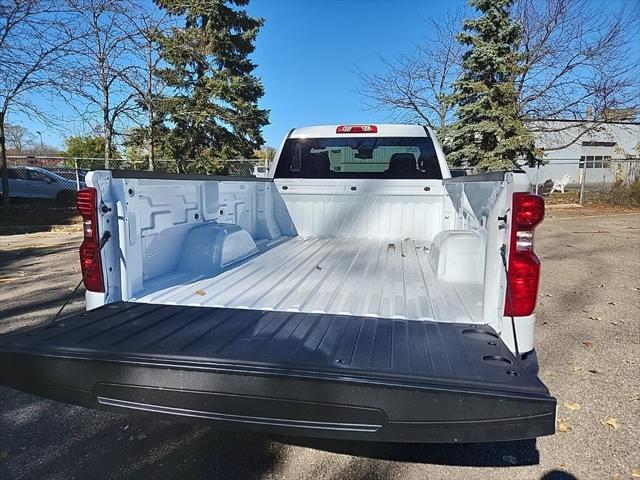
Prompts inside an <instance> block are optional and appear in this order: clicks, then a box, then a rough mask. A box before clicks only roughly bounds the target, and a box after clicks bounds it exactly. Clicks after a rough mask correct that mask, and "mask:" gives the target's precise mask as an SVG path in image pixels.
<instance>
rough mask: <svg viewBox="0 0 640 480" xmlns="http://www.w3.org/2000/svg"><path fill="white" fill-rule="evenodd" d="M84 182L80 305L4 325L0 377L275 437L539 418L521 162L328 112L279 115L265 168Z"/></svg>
mask: <svg viewBox="0 0 640 480" xmlns="http://www.w3.org/2000/svg"><path fill="white" fill-rule="evenodd" d="M87 185H88V188H86V189H84V190H81V191H80V192H79V193H78V200H77V204H78V209H79V211H80V213H81V214H82V216H83V217H84V235H85V237H84V241H83V244H82V247H81V249H80V257H81V263H82V271H83V278H84V283H85V286H86V289H87V293H86V303H87V309H88V311H87V312H85V313H82V314H77V315H73V316H70V317H66V318H63V319H62V320H60V321H58V322H55V323H48V324H47V325H44V326H41V327H38V328H35V329H31V330H27V331H19V332H14V333H11V334H8V335H5V336H3V337H1V338H0V382H1V383H3V384H6V385H9V386H11V387H13V388H17V389H21V390H25V391H28V392H32V393H35V394H38V395H41V396H44V397H49V398H53V399H57V400H61V401H64V402H69V403H73V404H78V405H84V406H87V407H93V408H101V409H112V410H120V411H122V410H126V411H144V412H148V413H149V412H150V413H154V414H157V415H163V416H169V417H181V418H188V419H195V420H200V421H210V422H215V423H217V424H218V425H220V426H221V427H228V428H240V429H247V430H255V431H263V432H271V433H276V434H285V435H302V436H315V437H326V438H340V439H353V440H374V441H398V442H482V441H497V440H514V439H523V438H533V437H537V436H542V435H548V434H551V433H553V432H554V430H555V408H556V401H555V399H554V398H553V397H552V396H550V394H549V392H548V390H547V388H546V387H545V386H544V384H543V383H542V382H541V381H540V380H539V379H538V377H537V360H536V356H535V351H534V329H535V315H534V313H533V312H534V307H535V303H536V297H537V290H538V279H539V270H540V263H539V261H538V259H537V257H536V255H535V254H534V252H533V230H534V228H535V226H536V225H537V224H538V223H539V222H540V221H541V220H542V218H543V215H544V203H543V201H542V199H541V198H540V197H538V196H536V195H532V194H531V193H529V187H530V185H529V181H528V178H527V176H526V175H525V174H523V173H517V172H500V173H491V174H484V175H477V176H464V177H456V178H451V175H450V173H449V169H448V167H447V163H446V161H445V157H444V154H443V152H442V150H441V148H440V146H439V144H438V142H437V140H436V138H435V136H434V135H433V132H432V131H431V130H430V129H428V128H425V127H422V126H410V125H340V126H335V125H334V126H320V127H308V128H297V129H294V130H291V132H289V134H288V135H287V137H286V138H285V139H284V141H283V142H282V144H281V146H280V148H279V149H278V151H277V153H276V157H275V161H274V163H273V165H272V167H271V169H270V171H269V174H268V175H267V177H266V178H234V177H211V176H200V175H178V174H157V173H149V172H126V171H94V172H91V173H89V174H88V175H87Z"/></svg>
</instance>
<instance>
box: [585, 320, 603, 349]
mask: <svg viewBox="0 0 640 480" xmlns="http://www.w3.org/2000/svg"><path fill="white" fill-rule="evenodd" d="M589 320H597V321H598V322H599V321H600V320H602V318H601V317H589ZM582 343H584V342H582Z"/></svg>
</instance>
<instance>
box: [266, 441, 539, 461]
mask: <svg viewBox="0 0 640 480" xmlns="http://www.w3.org/2000/svg"><path fill="white" fill-rule="evenodd" d="M277 440H278V441H280V442H282V443H285V444H289V445H295V446H300V447H307V448H314V449H316V450H324V451H326V452H331V453H338V454H344V455H352V456H356V457H365V458H374V459H377V460H391V461H394V462H410V463H429V464H436V465H450V466H462V467H510V466H524V465H537V464H538V463H539V461H540V455H539V453H538V450H537V448H536V441H535V439H534V440H520V441H515V442H493V443H465V444H448V443H444V444H439V443H432V444H410V443H377V442H371V443H366V442H347V441H336V440H323V439H307V438H293V437H279V438H277Z"/></svg>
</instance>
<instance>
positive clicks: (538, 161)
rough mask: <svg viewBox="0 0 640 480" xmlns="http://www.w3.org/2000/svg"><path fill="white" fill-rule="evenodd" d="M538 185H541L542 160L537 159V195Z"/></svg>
mask: <svg viewBox="0 0 640 480" xmlns="http://www.w3.org/2000/svg"><path fill="white" fill-rule="evenodd" d="M538 185H540V160H539V159H538V160H536V195H538Z"/></svg>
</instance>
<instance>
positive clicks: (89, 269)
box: [76, 187, 104, 292]
mask: <svg viewBox="0 0 640 480" xmlns="http://www.w3.org/2000/svg"><path fill="white" fill-rule="evenodd" d="M97 202H98V192H97V191H96V189H95V188H91V187H89V188H83V189H82V190H79V191H78V194H77V196H76V206H77V208H78V213H80V215H82V228H83V231H84V240H83V241H82V245H80V267H81V268H82V279H83V280H84V286H85V287H86V289H87V290H89V291H91V292H104V282H103V280H102V265H101V263H100V246H99V242H100V236H99V235H98V205H97Z"/></svg>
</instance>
